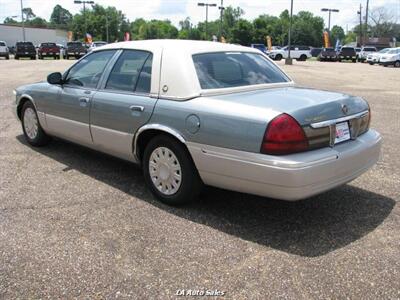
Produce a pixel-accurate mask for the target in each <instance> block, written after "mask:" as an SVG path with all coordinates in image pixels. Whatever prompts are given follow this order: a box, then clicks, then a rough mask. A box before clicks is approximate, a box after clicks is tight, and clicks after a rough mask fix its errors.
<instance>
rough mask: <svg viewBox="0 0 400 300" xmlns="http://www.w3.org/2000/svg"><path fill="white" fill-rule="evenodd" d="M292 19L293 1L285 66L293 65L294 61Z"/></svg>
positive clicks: (291, 3)
mask: <svg viewBox="0 0 400 300" xmlns="http://www.w3.org/2000/svg"><path fill="white" fill-rule="evenodd" d="M292 19H293V0H291V1H290V21H289V35H288V47H289V49H288V51H289V52H288V57H287V58H286V59H285V65H291V64H293V60H292V58H291V57H290V48H291V47H292V41H291V38H292Z"/></svg>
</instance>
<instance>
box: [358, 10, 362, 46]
mask: <svg viewBox="0 0 400 300" xmlns="http://www.w3.org/2000/svg"><path fill="white" fill-rule="evenodd" d="M357 14H358V15H360V41H359V44H360V47H361V46H362V35H363V30H362V6H361V3H360V10H359V11H358V12H357Z"/></svg>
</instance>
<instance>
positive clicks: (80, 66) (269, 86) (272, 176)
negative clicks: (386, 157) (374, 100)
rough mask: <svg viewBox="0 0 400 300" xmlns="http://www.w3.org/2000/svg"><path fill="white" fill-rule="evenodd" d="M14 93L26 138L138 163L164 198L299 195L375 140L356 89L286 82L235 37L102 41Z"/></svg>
mask: <svg viewBox="0 0 400 300" xmlns="http://www.w3.org/2000/svg"><path fill="white" fill-rule="evenodd" d="M15 94H16V104H17V111H16V112H17V115H18V118H19V119H20V120H21V122H22V129H23V131H24V134H25V138H26V140H27V141H28V142H29V144H31V145H32V146H44V145H46V144H47V143H48V142H49V141H50V140H51V138H52V137H58V138H62V139H65V140H69V141H72V142H75V143H78V144H81V145H84V146H87V147H90V148H93V149H96V150H99V151H102V152H105V153H108V154H111V155H114V156H116V157H119V158H122V159H124V160H127V161H131V162H135V163H138V164H140V165H141V166H142V168H143V174H144V177H145V180H146V183H147V184H148V186H149V188H150V190H151V191H152V192H153V193H154V195H155V196H156V197H157V198H158V199H160V200H161V201H163V202H165V203H167V204H171V205H177V204H182V203H187V202H188V201H191V200H193V199H195V198H196V197H197V196H198V195H199V193H200V190H201V188H202V186H203V184H206V185H211V186H216V187H220V188H225V189H230V190H235V191H240V192H245V193H251V194H257V195H261V196H266V197H272V198H277V199H283V200H292V201H293V200H299V199H304V198H307V197H310V196H312V195H315V194H318V193H321V192H324V191H327V190H329V189H332V188H334V187H336V186H338V185H341V184H344V183H346V182H349V181H351V180H353V179H354V178H356V177H358V176H359V175H361V174H362V173H363V172H365V171H366V170H367V169H368V168H370V167H371V166H372V165H374V164H375V163H376V161H377V160H378V158H379V154H380V148H381V137H380V135H379V133H377V132H376V131H375V130H373V129H370V128H369V125H370V109H369V106H368V103H367V102H366V101H365V100H363V99H362V98H360V97H356V96H350V95H346V94H341V93H334V92H328V91H320V90H315V89H307V88H303V87H298V86H297V85H296V84H295V83H294V82H293V81H292V80H291V78H289V76H288V75H286V74H285V73H284V72H283V71H282V70H281V69H280V68H279V67H278V66H277V65H276V64H275V63H274V62H272V61H271V60H270V59H269V58H268V57H267V56H266V55H264V54H263V53H261V52H260V51H258V50H257V49H252V48H247V47H242V46H237V45H230V44H222V43H213V42H200V41H177V40H152V41H136V42H123V43H116V44H109V45H106V46H103V47H101V48H98V49H94V50H93V51H92V52H91V53H90V54H88V55H86V56H84V57H83V58H82V59H81V60H79V61H78V62H76V63H75V64H74V65H73V66H72V67H71V68H69V69H68V70H67V71H65V72H64V74H61V73H52V74H50V75H49V76H48V78H47V82H41V83H35V84H31V85H27V86H22V87H19V88H18V89H17V90H16V91H15Z"/></svg>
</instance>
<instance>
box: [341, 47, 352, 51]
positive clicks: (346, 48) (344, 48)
mask: <svg viewBox="0 0 400 300" xmlns="http://www.w3.org/2000/svg"><path fill="white" fill-rule="evenodd" d="M342 50H354V48H351V47H343V48H342Z"/></svg>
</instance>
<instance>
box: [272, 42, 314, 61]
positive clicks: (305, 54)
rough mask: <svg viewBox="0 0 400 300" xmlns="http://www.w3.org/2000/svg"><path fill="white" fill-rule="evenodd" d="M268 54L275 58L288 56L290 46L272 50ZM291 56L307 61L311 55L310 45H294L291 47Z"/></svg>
mask: <svg viewBox="0 0 400 300" xmlns="http://www.w3.org/2000/svg"><path fill="white" fill-rule="evenodd" d="M268 56H269V57H270V58H272V59H273V60H281V59H282V58H288V56H289V46H285V47H283V48H281V49H276V50H271V51H269V52H268ZM290 57H291V58H294V59H296V60H299V61H305V60H306V59H307V58H310V57H311V52H310V47H308V46H296V45H293V46H291V47H290Z"/></svg>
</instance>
